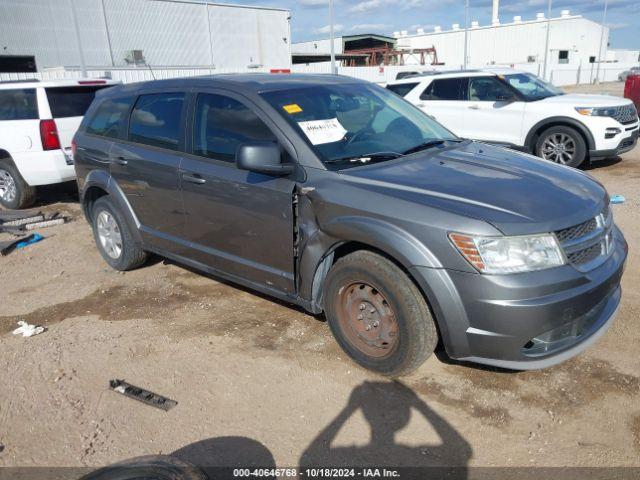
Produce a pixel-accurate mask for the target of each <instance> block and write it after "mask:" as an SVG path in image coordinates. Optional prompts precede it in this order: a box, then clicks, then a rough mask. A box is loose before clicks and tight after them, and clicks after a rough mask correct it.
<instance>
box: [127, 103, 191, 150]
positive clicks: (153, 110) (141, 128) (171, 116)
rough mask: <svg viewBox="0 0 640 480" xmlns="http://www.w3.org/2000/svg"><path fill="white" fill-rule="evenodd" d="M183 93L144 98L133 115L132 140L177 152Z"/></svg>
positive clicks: (130, 135)
mask: <svg viewBox="0 0 640 480" xmlns="http://www.w3.org/2000/svg"><path fill="white" fill-rule="evenodd" d="M183 103H184V93H156V94H151V95H141V96H140V98H138V101H137V102H136V106H135V108H134V109H133V112H132V113H131V121H130V122H129V140H131V141H133V142H138V143H144V144H145V145H151V146H153V147H160V148H166V149H169V150H177V149H178V146H179V145H180V119H181V116H182V104H183Z"/></svg>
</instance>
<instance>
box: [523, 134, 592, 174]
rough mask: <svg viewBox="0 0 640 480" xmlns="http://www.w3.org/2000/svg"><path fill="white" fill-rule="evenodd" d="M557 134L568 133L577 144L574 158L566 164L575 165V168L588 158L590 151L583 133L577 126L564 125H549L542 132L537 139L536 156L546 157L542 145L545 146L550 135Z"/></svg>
mask: <svg viewBox="0 0 640 480" xmlns="http://www.w3.org/2000/svg"><path fill="white" fill-rule="evenodd" d="M555 134H564V135H567V136H569V137H571V139H572V140H573V142H574V144H575V153H574V156H573V158H572V159H571V160H570V161H568V162H566V163H565V164H564V165H567V166H569V167H574V168H575V167H578V166H580V165H581V164H582V162H584V161H585V159H586V158H587V153H588V151H587V144H586V142H585V141H584V138H583V137H582V135H581V134H580V133H579V132H578V131H577V130H576V129H575V128H572V127H567V126H564V125H556V126H553V127H549V128H547V129H546V130H545V131H543V132H542V133H541V134H540V136H539V137H538V140H537V141H536V146H535V154H536V156H538V157H540V158H544V156H543V154H542V147H543V146H544V142H545V140H546V139H547V138H548V137H549V136H551V135H555Z"/></svg>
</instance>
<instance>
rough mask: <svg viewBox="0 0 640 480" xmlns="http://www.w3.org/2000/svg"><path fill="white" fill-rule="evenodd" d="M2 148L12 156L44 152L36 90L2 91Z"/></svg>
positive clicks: (0, 122) (0, 123) (0, 100)
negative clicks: (30, 152) (32, 151)
mask: <svg viewBox="0 0 640 480" xmlns="http://www.w3.org/2000/svg"><path fill="white" fill-rule="evenodd" d="M0 148H3V149H4V150H7V151H8V152H9V153H10V154H16V153H21V152H27V151H30V150H36V151H37V150H42V144H41V142H40V122H39V112H38V95H37V90H36V89H35V88H12V89H0Z"/></svg>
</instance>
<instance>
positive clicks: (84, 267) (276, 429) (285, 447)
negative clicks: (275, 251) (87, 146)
mask: <svg viewBox="0 0 640 480" xmlns="http://www.w3.org/2000/svg"><path fill="white" fill-rule="evenodd" d="M588 171H589V173H590V174H591V175H593V176H595V177H596V178H597V179H598V180H600V181H601V182H602V183H603V184H604V185H605V186H606V187H607V189H608V190H609V192H610V193H611V194H623V195H625V196H626V198H627V201H626V203H624V204H623V205H617V206H615V207H614V214H615V218H616V222H617V223H618V225H619V226H620V227H621V228H622V230H623V231H624V232H625V235H626V237H627V240H628V242H629V245H630V256H629V260H628V265H627V270H626V273H625V276H624V278H623V289H624V294H623V300H622V306H621V309H620V312H619V315H618V318H617V320H616V322H615V324H614V326H613V327H612V328H611V329H610V330H609V332H608V333H607V334H606V335H605V337H603V338H602V339H601V340H600V341H599V342H598V343H597V344H596V345H595V346H593V347H592V348H591V349H589V350H588V351H587V352H585V353H584V354H582V355H581V356H579V357H578V358H575V359H573V360H571V361H568V362H566V363H564V364H562V365H559V366H557V367H554V368H551V369H548V370H545V371H538V372H520V373H513V372H504V371H496V370H492V369H485V368H478V367H473V366H470V365H459V364H451V363H445V362H444V361H443V360H442V359H440V358H439V357H438V356H433V357H431V358H430V359H429V360H428V361H427V362H426V363H425V364H424V365H423V366H422V367H421V368H420V369H419V370H418V371H417V372H416V373H414V374H412V375H411V376H409V377H406V378H404V379H402V382H401V383H400V382H390V381H387V380H385V379H382V378H380V377H377V376H375V375H373V374H370V373H368V372H366V371H364V370H363V369H361V368H359V367H357V366H356V365H354V364H353V363H351V362H350V361H349V360H348V359H347V358H345V355H344V354H343V353H342V352H341V351H340V350H339V348H338V347H337V346H336V344H335V342H334V340H333V339H332V337H331V335H330V332H329V329H328V327H327V325H326V324H325V323H324V321H323V319H322V318H316V317H313V316H310V315H307V314H306V313H304V312H303V311H301V310H299V309H296V308H292V307H290V306H288V305H286V304H282V303H279V302H276V301H273V300H271V299H269V298H265V297H262V296H260V295H256V294H254V293H252V292H249V291H247V290H244V289H242V288H238V287H236V286H233V285H230V284H227V283H224V282H220V281H217V280H215V279H212V278H208V277H206V276H203V275H201V274H198V273H195V272H191V271H189V270H187V269H185V268H182V267H180V266H176V265H173V264H169V263H166V262H164V261H162V260H161V259H153V260H152V261H151V262H150V263H149V265H147V266H146V267H144V268H142V269H139V270H136V271H133V272H129V273H126V274H121V273H117V272H115V271H113V270H110V269H109V268H107V266H106V264H105V263H104V262H103V261H102V259H101V257H100V256H99V254H98V252H97V250H96V248H95V246H94V243H93V239H92V236H91V231H90V228H89V226H88V225H87V224H86V222H85V220H84V218H83V217H82V215H81V213H80V209H79V207H78V205H77V204H76V203H75V200H76V199H75V198H74V196H73V195H72V194H71V193H70V192H69V190H68V189H65V187H54V188H48V189H46V191H45V192H44V193H43V200H42V202H41V205H40V208H42V209H44V210H45V211H60V212H62V213H64V214H66V215H69V216H70V217H72V219H73V220H72V221H71V222H70V223H68V224H66V225H63V226H59V227H54V228H50V229H47V230H43V231H42V233H43V234H44V235H45V236H46V237H47V238H46V239H45V240H44V241H42V242H41V243H39V244H36V245H33V246H30V247H29V248H26V249H23V250H20V251H16V252H14V253H12V254H11V255H9V256H8V257H1V258H0V282H1V284H2V286H3V288H2V291H1V293H0V352H2V353H1V355H0V385H2V388H1V389H0V466H69V467H81V466H90V467H93V466H102V465H106V464H110V463H113V462H116V461H120V460H123V459H126V458H131V457H135V456H139V455H149V454H158V453H163V454H164V453H171V452H176V451H181V452H184V451H185V447H187V446H189V445H193V444H195V443H197V442H204V444H205V445H209V446H211V448H215V449H216V451H217V452H218V453H217V454H212V453H211V450H206V449H204V450H202V451H208V453H201V454H200V457H197V458H196V460H198V461H204V462H207V463H212V464H214V463H226V464H232V463H234V462H237V461H241V462H242V463H245V464H246V463H247V461H248V460H250V457H251V458H254V459H256V461H258V462H259V463H263V464H269V463H275V464H277V465H278V466H295V465H298V464H299V463H300V462H302V463H305V464H313V463H326V464H332V465H337V464H341V463H345V462H346V463H352V464H368V465H414V466H422V465H456V466H465V465H468V466H519V467H531V466H581V467H584V466H597V467H603V466H640V376H639V375H640V373H639V372H640V360H639V356H638V344H639V342H640V331H639V329H638V315H639V313H640V291H639V290H638V288H637V285H638V284H639V283H640V274H639V268H638V267H639V266H640V256H639V254H638V245H639V244H640V230H639V229H638V225H639V224H640V197H639V196H638V191H639V190H638V185H639V182H640V149H638V148H637V149H636V150H634V151H633V152H630V153H628V154H626V155H624V156H623V157H622V158H621V159H615V160H608V161H604V162H599V163H597V164H594V165H593V166H591V167H589V168H588ZM19 320H26V321H28V322H30V323H37V324H41V325H45V326H46V327H47V331H46V332H45V333H43V334H41V335H39V336H36V337H32V338H21V337H17V336H13V335H11V333H10V332H11V330H12V329H14V328H15V326H16V323H17V321H19ZM114 378H124V379H126V380H127V381H129V382H131V383H133V384H135V385H138V386H141V387H143V388H147V389H149V390H153V391H155V392H158V393H161V394H163V395H166V396H167V397H169V398H172V399H175V400H176V401H177V402H178V405H177V406H176V407H175V408H173V409H172V410H170V411H169V412H164V411H161V410H158V409H154V408H152V407H149V406H147V405H144V404H142V403H138V402H135V401H133V400H130V399H127V398H125V397H123V396H121V395H118V394H116V393H114V392H112V391H110V390H109V389H108V382H109V380H110V379H114ZM200 445H202V444H200ZM186 450H189V449H188V448H187V449H186ZM249 451H251V452H254V453H253V454H249V453H247V452H249ZM216 455H217V456H216ZM238 459H241V460H238Z"/></svg>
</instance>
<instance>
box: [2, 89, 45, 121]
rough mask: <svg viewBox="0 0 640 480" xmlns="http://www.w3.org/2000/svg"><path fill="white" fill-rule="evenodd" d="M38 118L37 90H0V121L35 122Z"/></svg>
mask: <svg viewBox="0 0 640 480" xmlns="http://www.w3.org/2000/svg"><path fill="white" fill-rule="evenodd" d="M37 118H38V101H37V99H36V90H35V89H33V88H25V89H19V90H0V120H33V119H37Z"/></svg>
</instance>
